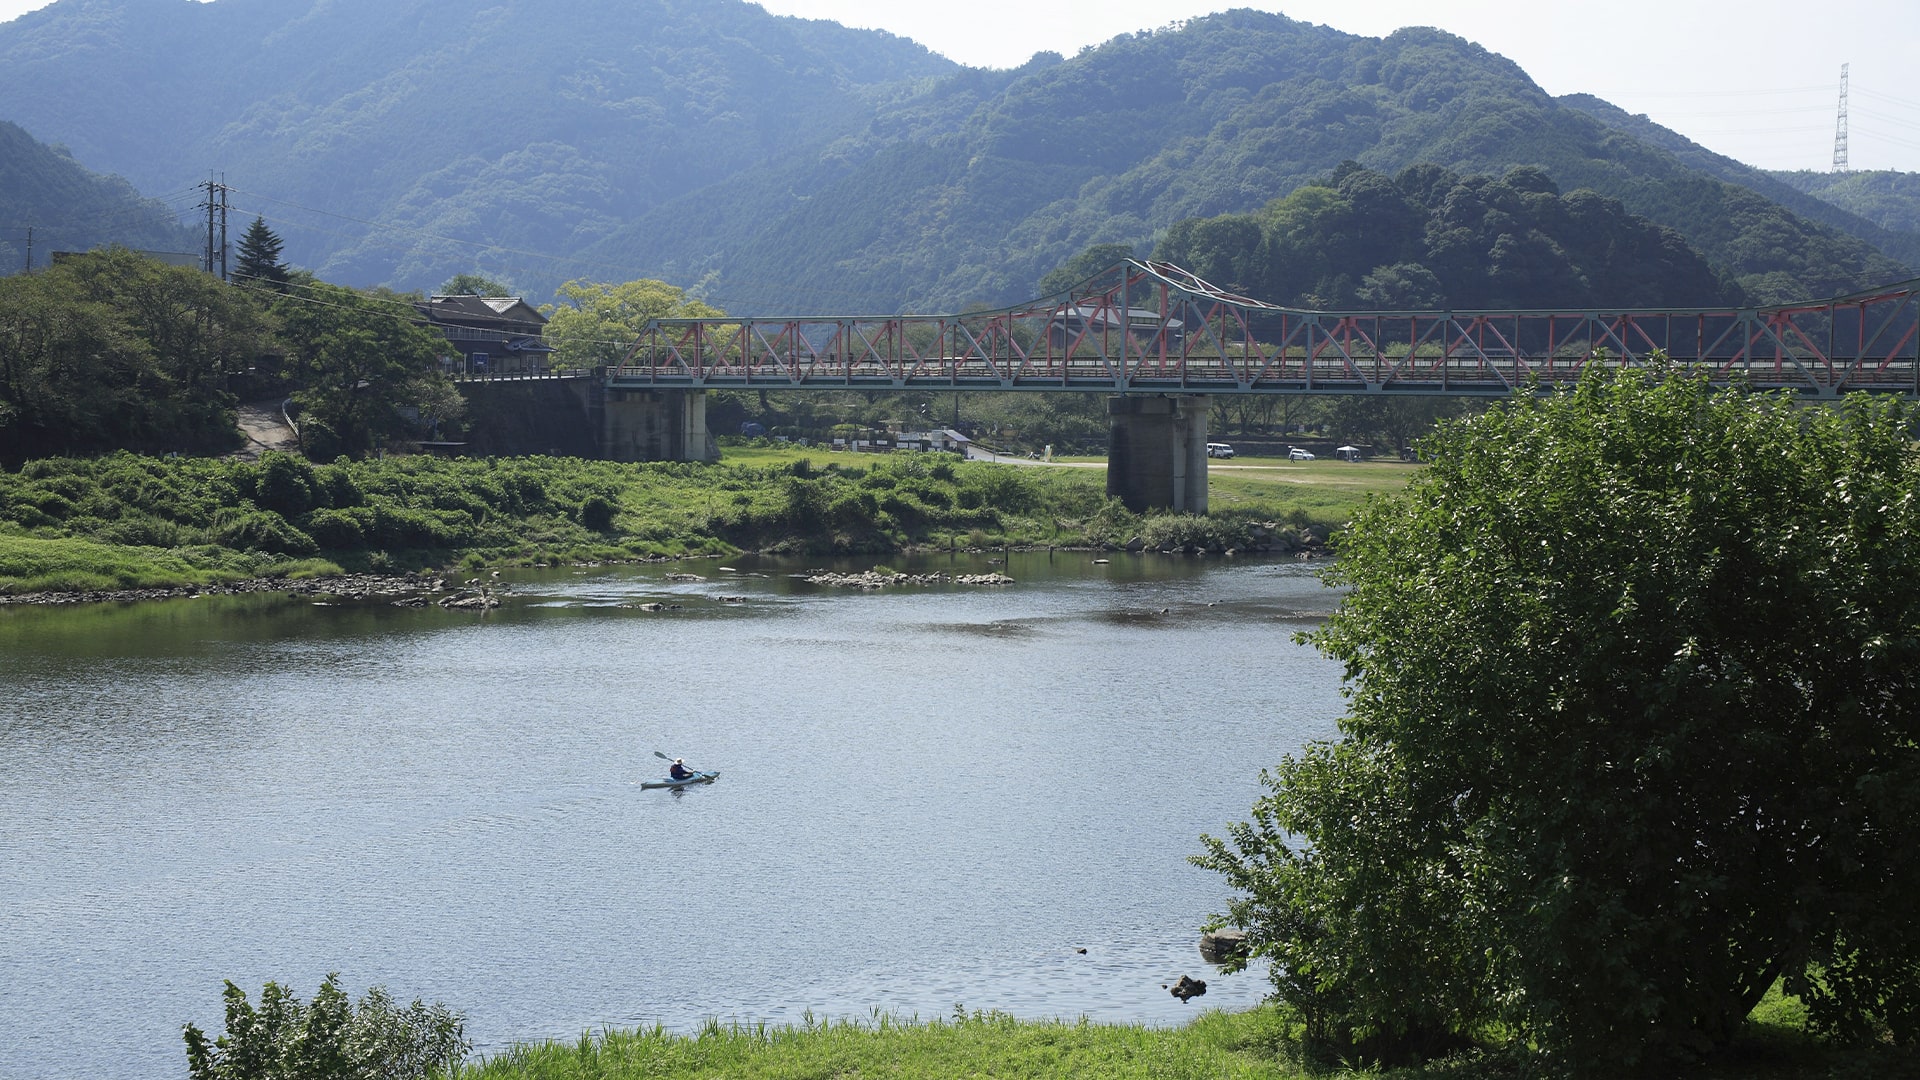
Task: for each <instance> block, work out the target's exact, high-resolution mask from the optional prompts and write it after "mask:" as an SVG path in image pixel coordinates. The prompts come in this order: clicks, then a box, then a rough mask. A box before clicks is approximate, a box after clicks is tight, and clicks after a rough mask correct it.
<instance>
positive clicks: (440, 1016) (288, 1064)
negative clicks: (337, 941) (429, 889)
mask: <svg viewBox="0 0 1920 1080" xmlns="http://www.w3.org/2000/svg"><path fill="white" fill-rule="evenodd" d="M223 997H224V998H225V1000H226V1014H227V1015H226V1031H225V1033H224V1034H222V1035H221V1036H220V1037H219V1038H218V1039H208V1038H207V1036H206V1033H205V1032H203V1031H201V1030H200V1029H199V1028H198V1027H196V1026H195V1025H193V1024H187V1025H186V1026H185V1028H184V1029H183V1031H182V1033H181V1037H182V1038H183V1039H184V1040H185V1041H186V1044H187V1073H188V1075H189V1076H190V1077H192V1080H375V1078H378V1080H425V1077H426V1076H428V1074H429V1073H431V1072H433V1071H435V1070H444V1069H448V1068H451V1067H452V1066H454V1065H456V1064H458V1063H459V1061H460V1059H461V1058H462V1057H464V1056H465V1055H466V1053H467V1051H468V1050H469V1049H471V1048H472V1045H473V1044H472V1043H471V1042H469V1041H468V1040H467V1037H466V1019H465V1018H464V1017H463V1016H461V1015H460V1014H459V1013H457V1012H453V1011H452V1010H450V1009H448V1008H447V1007H446V1006H445V1005H442V1004H440V1003H438V1002H435V1003H434V1004H433V1005H431V1006H428V1005H422V1004H421V1003H420V1001H419V1000H418V999H415V1001H414V1003H413V1004H412V1005H411V1006H410V1007H408V1008H405V1009H402V1008H399V1007H398V1006H396V1005H395V1004H394V1001H393V998H392V997H390V996H389V995H388V994H387V992H386V991H385V990H384V989H382V988H380V987H377V986H376V987H374V988H373V989H371V990H369V991H367V993H366V996H364V997H362V998H361V999H360V1003H359V1005H358V1006H355V1005H354V1004H353V1003H352V1002H350V1001H349V1000H348V998H347V995H346V992H345V991H343V990H341V989H340V976H339V975H338V974H333V975H328V976H327V979H326V981H325V982H323V983H321V984H320V989H319V990H318V991H317V992H316V993H315V994H314V995H313V1002H312V1004H306V1003H303V1002H301V1000H300V999H299V998H298V997H295V996H294V994H293V993H292V991H290V990H288V989H287V988H286V987H283V986H281V985H280V984H278V983H273V982H269V983H268V984H267V985H266V986H265V987H264V988H263V989H262V990H261V991H260V1005H259V1007H258V1008H255V1007H254V1006H253V1005H251V1004H249V1003H248V1001H247V994H246V991H244V990H242V989H240V988H239V987H237V986H235V985H234V984H233V983H231V982H229V983H227V989H226V992H225V994H224V995H223Z"/></svg>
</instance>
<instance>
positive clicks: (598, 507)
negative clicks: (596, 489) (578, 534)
mask: <svg viewBox="0 0 1920 1080" xmlns="http://www.w3.org/2000/svg"><path fill="white" fill-rule="evenodd" d="M617 510H618V507H616V506H615V505H614V502H613V500H612V499H609V498H607V497H606V496H605V495H589V496H588V497H587V500H586V501H585V502H583V503H581V504H580V513H579V515H578V520H579V522H580V527H581V528H583V529H589V530H592V531H593V532H612V531H613V515H614V514H615V512H616V511H617Z"/></svg>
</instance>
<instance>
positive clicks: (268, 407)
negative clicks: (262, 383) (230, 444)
mask: <svg viewBox="0 0 1920 1080" xmlns="http://www.w3.org/2000/svg"><path fill="white" fill-rule="evenodd" d="M238 412H239V427H240V434H242V435H244V436H246V439H247V445H245V446H243V447H241V448H240V449H238V450H235V451H234V452H233V453H231V454H228V455H227V456H228V457H230V458H237V459H239V460H241V461H258V460H259V458H260V455H261V454H264V453H266V452H267V451H269V450H279V451H283V452H285V453H289V454H294V453H298V452H299V450H300V437H299V436H298V435H296V434H294V431H293V427H292V425H290V424H288V423H287V417H286V414H285V413H283V412H281V410H280V401H279V399H278V398H276V399H274V400H272V401H250V402H247V403H245V404H243V405H241V406H240V407H239V409H238Z"/></svg>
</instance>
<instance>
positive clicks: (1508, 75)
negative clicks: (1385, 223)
mask: <svg viewBox="0 0 1920 1080" xmlns="http://www.w3.org/2000/svg"><path fill="white" fill-rule="evenodd" d="M0 63H4V64H5V65H6V69H7V70H8V71H9V72H10V73H11V80H12V81H11V87H12V89H11V90H10V93H9V96H8V99H7V101H6V102H5V103H4V104H0V109H4V110H6V111H7V112H8V113H9V116H8V118H9V119H13V120H16V121H18V122H20V123H21V124H23V125H24V126H25V127H27V128H28V129H29V130H31V131H34V132H35V133H36V134H39V135H40V136H41V137H43V138H48V139H58V140H59V141H62V142H64V143H66V144H67V145H70V146H72V147H74V152H75V153H76V155H78V156H79V158H80V159H81V160H84V161H87V162H89V163H91V164H93V165H94V166H95V167H99V168H108V169H113V170H115V171H118V172H121V173H123V174H125V175H126V176H128V177H129V178H130V179H132V180H133V181H134V182H135V183H136V184H139V185H141V186H143V187H145V188H147V189H148V190H167V189H171V188H177V187H179V186H181V185H182V184H183V183H191V182H193V181H195V180H198V179H203V178H204V177H205V176H206V175H207V172H208V170H209V169H210V168H215V169H219V170H221V171H222V172H223V174H224V175H225V176H226V177H227V180H228V182H229V183H231V184H232V185H233V186H234V188H235V189H236V194H235V201H236V204H237V205H240V206H242V207H245V208H247V209H249V210H251V209H254V208H256V207H257V208H259V209H260V211H261V212H265V213H267V214H268V215H269V219H270V221H271V223H272V224H273V225H274V227H275V228H276V230H278V231H279V232H280V233H281V235H282V236H283V238H284V239H285V240H286V241H287V250H286V255H287V258H288V259H289V261H291V262H293V263H294V264H296V265H301V266H305V267H308V268H310V269H314V270H316V271H317V272H319V273H320V274H321V275H322V276H323V277H326V278H328V279H330V280H338V281H345V282H351V283H359V284H368V283H373V282H383V283H387V284H392V285H396V286H399V287H427V288H431V287H432V286H434V285H436V284H438V283H439V282H440V281H443V280H445V279H446V278H447V277H449V276H451V275H452V274H453V273H457V272H462V271H472V270H478V271H481V272H484V273H487V274H489V275H490V276H495V277H504V278H506V279H508V280H510V281H513V282H514V283H515V284H516V285H518V286H519V287H521V288H522V289H524V290H525V291H527V292H529V293H530V294H532V295H536V296H537V295H540V294H541V292H542V290H543V289H545V290H548V291H550V290H551V288H552V287H553V286H555V285H557V284H558V283H559V281H560V280H562V279H564V278H567V277H575V276H584V277H593V278H597V279H601V280H623V279H625V278H629V277H639V276H649V277H663V278H666V279H668V280H671V281H674V282H676V283H678V284H683V285H697V286H698V288H699V289H700V290H701V292H702V294H703V295H706V296H708V297H710V298H711V299H712V300H713V302H715V303H719V304H721V305H722V306H725V307H727V308H728V309H729V310H735V311H741V312H755V313H777V312H783V311H784V312H793V313H821V312H830V311H845V312H850V313H858V312H873V311H892V310H921V311H932V310H952V309H955V308H958V307H961V306H964V305H967V304H971V303H1004V302H1010V301H1014V300H1018V299H1024V298H1026V297H1028V296H1030V295H1031V294H1032V292H1033V290H1034V288H1035V284H1036V282H1037V280H1038V279H1039V277H1040V276H1042V275H1043V274H1045V273H1046V272H1047V271H1048V270H1050V269H1052V268H1053V267H1055V266H1057V265H1059V264H1060V263H1062V262H1064V261H1065V260H1066V259H1068V258H1069V257H1071V256H1072V255H1074V254H1076V253H1077V252H1079V251H1080V250H1082V249H1084V248H1086V247H1088V246H1089V245H1092V244H1096V243H1124V244H1130V245H1133V246H1134V247H1135V249H1136V250H1138V251H1139V252H1140V253H1142V254H1145V253H1147V252H1148V251H1150V250H1151V248H1152V246H1153V244H1154V243H1155V242H1156V241H1157V240H1158V238H1160V237H1161V236H1163V235H1165V233H1166V231H1167V230H1168V229H1169V228H1171V227H1172V226H1173V225H1174V224H1175V223H1176V222H1178V221H1181V220H1183V219H1188V218H1195V217H1206V216H1212V215H1219V214H1227V213H1246V212H1252V211H1256V210H1258V209H1260V208H1261V207H1263V206H1265V205H1267V204H1268V203H1270V202H1272V201H1273V200H1275V199H1278V198H1281V197H1284V196H1286V195H1287V194H1288V193H1290V192H1291V191H1293V190H1294V189H1296V188H1298V187H1300V186H1301V185H1303V184H1307V183H1310V182H1314V181H1318V180H1322V179H1324V178H1325V177H1327V176H1328V175H1330V174H1331V173H1332V172H1333V171H1334V170H1335V169H1336V168H1337V167H1338V166H1339V165H1340V164H1341V163H1342V162H1343V161H1348V160H1352V161H1355V162H1358V163H1359V164H1361V165H1363V166H1365V167H1367V168H1369V169H1373V170H1376V171H1378V172H1381V173H1384V174H1388V175H1393V174H1396V173H1397V172H1399V171H1400V170H1401V169H1403V168H1405V167H1407V166H1409V165H1413V164H1416V163H1431V164H1434V165H1438V166H1441V167H1444V168H1446V169H1449V170H1452V171H1454V172H1456V173H1459V174H1461V175H1470V174H1487V175H1492V176H1499V175H1503V174H1504V173H1505V172H1506V171H1507V170H1508V169H1509V168H1511V167H1513V166H1517V165H1524V166H1537V167H1539V168H1541V169H1544V170H1545V171H1546V172H1547V173H1548V174H1549V175H1551V176H1552V178H1553V180H1554V181H1555V183H1556V184H1557V185H1558V186H1559V188H1560V189H1561V190H1563V191H1568V192H1572V191H1574V190H1576V189H1580V188H1590V189H1592V190H1595V191H1597V192H1599V193H1601V194H1603V195H1607V196H1610V197H1613V198H1616V199H1619V200H1620V201H1621V203H1622V204H1623V205H1624V206H1625V207H1626V208H1627V209H1628V210H1630V211H1632V212H1634V213H1637V214H1640V215H1643V216H1645V217H1647V218H1649V219H1651V220H1653V221H1655V222H1658V223H1661V224H1665V225H1668V226H1671V227H1673V228H1675V229H1677V230H1679V231H1680V232H1681V233H1683V234H1684V235H1685V236H1686V238H1687V240H1688V242H1689V243H1691V244H1692V245H1693V246H1694V247H1695V248H1697V249H1698V250H1699V251H1700V252H1701V253H1702V254H1703V255H1705V256H1706V258H1707V259H1708V260H1710V261H1711V262H1712V263H1713V264H1714V265H1715V266H1716V267H1718V268H1720V270H1721V271H1722V272H1724V273H1726V274H1728V275H1729V276H1730V277H1731V278H1733V279H1734V280H1736V281H1738V282H1739V283H1740V285H1741V287H1742V288H1743V289H1744V290H1745V292H1746V293H1747V295H1748V296H1749V297H1750V298H1753V299H1755V300H1757V301H1765V300H1771V299H1787V298H1798V297H1801V296H1808V295H1818V294H1830V293H1834V292H1844V291H1848V290H1850V289H1854V288H1860V287H1864V286H1867V285H1871V284H1878V283H1881V282H1884V281H1889V280H1895V279H1899V278H1904V277H1907V276H1910V275H1911V273H1912V269H1911V268H1912V267H1913V265H1914V264H1915V263H1916V262H1920V250H1916V249H1915V247H1910V246H1908V240H1907V236H1906V234H1904V233H1902V232H1901V231H1900V230H1897V229H1889V228H1886V227H1884V226H1881V225H1876V224H1874V223H1872V222H1869V221H1867V220H1865V219H1864V218H1862V217H1861V216H1860V215H1858V214H1853V213H1849V212H1847V211H1844V210H1839V209H1837V208H1835V207H1833V206H1831V205H1829V204H1827V203H1825V202H1822V201H1820V200H1818V199H1815V198H1813V197H1811V196H1808V195H1806V194H1803V193H1801V192H1799V191H1797V190H1795V189H1794V188H1793V187H1791V186H1790V185H1788V184H1785V183H1782V182H1780V181H1779V180H1777V179H1774V178H1772V177H1769V176H1767V175H1766V174H1764V173H1761V172H1759V171H1758V170H1752V169H1748V168H1746V167H1745V166H1740V165H1739V163H1737V162H1730V161H1728V160H1727V159H1724V158H1719V159H1716V158H1715V157H1714V156H1713V155H1710V154H1708V153H1707V152H1706V151H1704V150H1703V149H1702V148H1699V147H1697V146H1694V145H1693V144H1691V143H1688V142H1686V141H1685V140H1683V139H1680V138H1679V137H1678V136H1676V135H1673V133H1671V132H1666V131H1665V130H1664V129H1659V128H1657V127H1656V126H1654V125H1651V124H1648V123H1645V122H1644V120H1643V119H1637V118H1633V117H1630V116H1628V115H1627V114H1625V113H1623V112H1621V111H1620V110H1617V109H1613V108H1612V107H1611V106H1608V105H1606V103H1604V102H1600V101H1598V100H1597V99H1587V98H1579V97H1576V98H1563V99H1555V98H1553V97H1552V96H1550V95H1548V94H1546V93H1545V92H1544V91H1543V90H1541V89H1540V88H1539V87H1538V86H1537V85H1535V84H1534V83H1533V82H1532V80H1531V79H1529V78H1528V77H1527V75H1526V73H1525V72H1524V71H1522V70H1521V69H1520V68H1519V67H1517V66H1516V65H1514V64H1513V63H1512V62H1511V61H1508V60H1506V59H1504V58H1502V57H1499V56H1496V55H1494V54H1491V53H1489V52H1487V51H1486V50H1485V49H1482V48H1480V47H1479V46H1477V45H1474V44H1472V43H1470V42H1467V41H1465V40H1463V39H1461V38H1458V37H1455V36H1453V35H1451V34H1447V33H1444V32H1441V31H1438V30H1432V29H1408V30H1402V31H1400V32H1398V33H1395V34H1393V35H1390V36H1388V37H1386V38H1367V37H1359V36H1355V35H1350V34H1345V33H1341V32H1339V31H1335V30H1332V29H1330V28H1327V27H1323V26H1315V25H1311V24H1307V23H1302V22H1297V21H1294V20H1290V19H1287V18H1285V17H1283V16H1279V15H1271V14H1266V13H1261V12H1255V11H1248V10H1237V11H1229V12H1224V13H1221V14H1218V15H1213V16H1209V17H1206V18H1201V19H1194V20H1190V21H1188V22H1186V23H1184V24H1180V25H1177V26H1175V27H1170V28H1166V29H1161V30H1156V31H1146V32H1140V33H1133V34H1123V35H1120V36H1118V37H1116V38H1114V39H1113V40H1111V41H1109V42H1107V43H1106V44H1104V45H1101V46H1099V47H1097V48H1093V49H1089V50H1086V51H1084V52H1082V53H1081V54H1080V55H1078V56H1075V57H1073V58H1071V59H1067V58H1062V57H1060V56H1058V55H1055V54H1044V53H1043V54H1039V55H1037V56H1035V58H1034V59H1033V60H1032V61H1030V62H1029V63H1028V64H1026V65H1024V66H1023V67H1021V68H1018V69H1014V70H1009V71H998V70H979V69H971V68H965V67H961V66H959V65H956V64H953V63H951V62H950V61H947V60H945V59H943V58H941V57H938V56H936V55H934V54H932V53H930V52H928V51H927V50H926V49H925V48H923V47H922V46H919V45H917V44H915V43H913V42H910V41H907V40H905V39H901V38H897V37H894V36H892V35H888V34H884V33H879V32H873V31H858V30H848V29H846V28H843V27H840V26H837V25H835V24H832V23H823V22H813V21H807V20H798V19H792V18H784V17H775V16H772V15H769V14H767V13H766V12H765V11H764V10H763V9H761V8H759V7H758V6H757V5H753V4H748V3H744V2H741V0H632V2H619V0H577V2H575V3H571V4H568V5H564V6H561V7H555V6H553V5H544V4H542V5H536V4H535V3H533V0H501V2H500V3H497V4H495V5H494V6H492V7H487V8H484V9H474V8H472V7H463V6H459V5H455V4H453V3H451V2H450V0H217V2H215V3H211V4H199V3H194V2H192V0H58V2H56V3H55V4H53V5H51V6H50V7H48V8H45V9H42V10H41V11H39V12H35V13H33V14H30V15H27V16H23V17H21V18H20V19H17V20H15V21H14V22H12V23H8V24H4V25H0ZM310 210H325V211H330V212H331V213H332V214H333V215H337V216H333V217H319V216H316V215H314V214H312V213H310V212H309V211H310ZM370 222H378V223H379V225H378V226H377V227H375V226H371V225H369V224H368V223H370ZM461 241H464V242H461Z"/></svg>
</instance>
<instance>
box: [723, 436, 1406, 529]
mask: <svg viewBox="0 0 1920 1080" xmlns="http://www.w3.org/2000/svg"><path fill="white" fill-rule="evenodd" d="M724 454H725V456H724V459H723V460H724V461H725V462H726V463H727V464H730V465H751V466H758V467H775V468H779V467H787V466H791V465H792V464H793V463H795V462H797V461H801V460H807V461H811V462H813V463H814V464H815V465H818V466H822V467H824V466H825V465H827V464H829V463H838V464H840V465H841V466H842V467H847V466H858V465H860V464H862V463H863V462H872V461H875V460H880V459H881V456H880V455H874V454H857V453H853V452H851V451H845V450H842V451H832V450H823V449H821V448H819V447H809V448H804V449H802V448H799V447H791V446H782V447H765V446H739V447H735V446H729V447H727V448H726V450H725V452H724ZM1106 466H1107V459H1106V458H1104V457H1090V456H1084V455H1081V456H1071V457H1067V456H1061V457H1056V458H1054V459H1053V461H1051V462H1033V461H1022V460H1018V459H1009V463H1008V465H1007V467H1009V468H1017V469H1029V470H1045V471H1047V472H1048V473H1049V474H1050V475H1054V476H1057V477H1059V478H1060V482H1061V483H1065V484H1073V485H1084V486H1085V487H1086V488H1087V489H1088V490H1089V491H1096V490H1097V491H1104V490H1105V489H1106V482H1107V474H1106ZM1419 468H1420V466H1418V465H1412V464H1407V463H1405V462H1401V461H1390V460H1381V461H1334V460H1314V461H1289V460H1288V459H1286V458H1281V457H1275V458H1263V457H1236V458H1233V459H1232V460H1230V461H1208V462H1207V501H1208V503H1209V506H1210V508H1211V509H1212V510H1215V511H1227V510H1232V511H1245V512H1249V513H1253V514H1256V515H1264V516H1267V517H1268V518H1269V519H1271V520H1284V519H1287V518H1289V517H1293V518H1298V517H1300V516H1301V514H1302V513H1304V515H1305V516H1306V517H1307V518H1308V519H1310V520H1312V521H1314V522H1318V523H1322V524H1332V523H1338V522H1341V521H1345V520H1346V519H1347V518H1349V517H1351V516H1352V515H1353V512H1354V511H1355V510H1356V509H1358V508H1359V506H1360V504H1361V502H1363V501H1365V499H1366V498H1367V496H1369V495H1381V494H1391V493H1393V492H1397V491H1399V490H1401V489H1402V488H1404V487H1406V485H1407V480H1408V478H1409V477H1411V476H1412V475H1413V474H1414V473H1415V472H1417V471H1418V470H1419Z"/></svg>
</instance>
